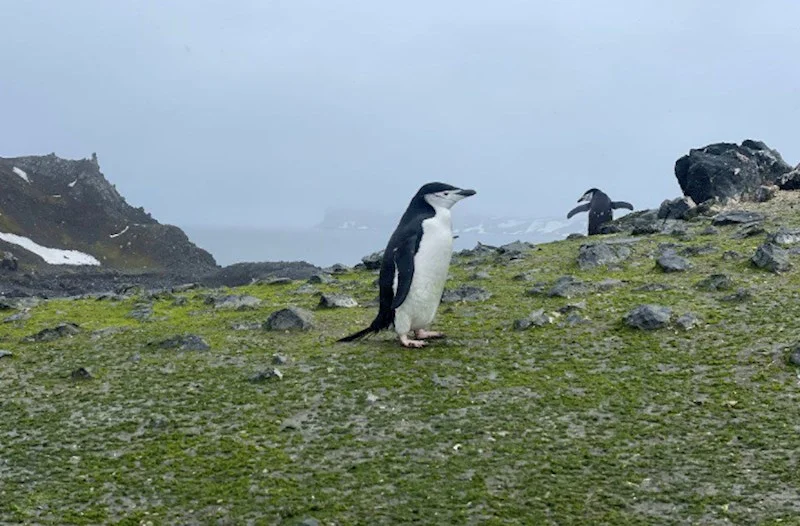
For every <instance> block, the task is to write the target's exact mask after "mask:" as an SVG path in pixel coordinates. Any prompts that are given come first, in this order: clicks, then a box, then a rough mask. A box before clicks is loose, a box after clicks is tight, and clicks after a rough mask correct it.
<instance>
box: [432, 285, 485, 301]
mask: <svg viewBox="0 0 800 526" xmlns="http://www.w3.org/2000/svg"><path fill="white" fill-rule="evenodd" d="M491 297H492V293H491V292H489V291H487V290H485V289H482V288H480V287H474V286H472V285H464V286H461V287H458V288H457V289H453V290H445V291H444V294H442V303H455V302H459V301H485V300H488V299H489V298H491Z"/></svg>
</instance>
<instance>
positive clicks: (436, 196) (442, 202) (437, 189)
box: [415, 183, 475, 208]
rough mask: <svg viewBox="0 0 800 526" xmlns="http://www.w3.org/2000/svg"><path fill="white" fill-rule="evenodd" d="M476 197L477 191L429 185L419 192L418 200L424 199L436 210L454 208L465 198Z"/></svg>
mask: <svg viewBox="0 0 800 526" xmlns="http://www.w3.org/2000/svg"><path fill="white" fill-rule="evenodd" d="M471 195H475V190H465V189H462V188H456V187H455V186H452V185H449V184H445V183H428V184H426V185H423V186H422V188H420V189H419V191H418V192H417V195H416V196H415V197H416V198H422V199H424V200H425V202H427V203H428V204H429V205H431V206H432V207H434V208H452V207H453V205H454V204H456V203H458V202H459V201H461V200H462V199H464V198H465V197H469V196H471Z"/></svg>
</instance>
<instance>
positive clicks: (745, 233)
mask: <svg viewBox="0 0 800 526" xmlns="http://www.w3.org/2000/svg"><path fill="white" fill-rule="evenodd" d="M764 232H766V230H765V229H764V227H763V226H762V225H761V223H748V224H746V225H744V226H742V227H741V228H740V229H739V230H737V231H736V232H734V234H733V235H732V236H731V237H732V238H734V239H745V238H748V237H753V236H758V235H761V234H763V233H764Z"/></svg>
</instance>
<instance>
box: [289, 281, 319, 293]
mask: <svg viewBox="0 0 800 526" xmlns="http://www.w3.org/2000/svg"><path fill="white" fill-rule="evenodd" d="M317 292H319V291H318V290H317V288H316V287H315V286H314V285H311V284H309V283H304V284H303V285H300V286H299V287H297V288H296V289H294V291H293V294H316V293H317Z"/></svg>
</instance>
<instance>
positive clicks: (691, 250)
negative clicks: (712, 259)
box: [681, 245, 719, 256]
mask: <svg viewBox="0 0 800 526" xmlns="http://www.w3.org/2000/svg"><path fill="white" fill-rule="evenodd" d="M718 250H719V249H718V248H717V247H715V246H714V245H694V246H689V247H686V248H684V249H683V250H681V254H683V255H684V256H705V255H708V254H713V253H714V252H716V251H718Z"/></svg>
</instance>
